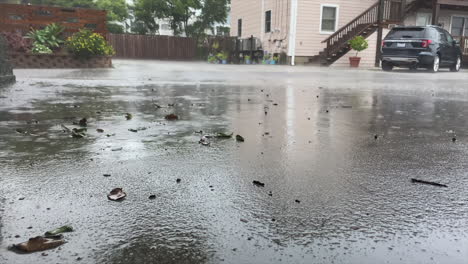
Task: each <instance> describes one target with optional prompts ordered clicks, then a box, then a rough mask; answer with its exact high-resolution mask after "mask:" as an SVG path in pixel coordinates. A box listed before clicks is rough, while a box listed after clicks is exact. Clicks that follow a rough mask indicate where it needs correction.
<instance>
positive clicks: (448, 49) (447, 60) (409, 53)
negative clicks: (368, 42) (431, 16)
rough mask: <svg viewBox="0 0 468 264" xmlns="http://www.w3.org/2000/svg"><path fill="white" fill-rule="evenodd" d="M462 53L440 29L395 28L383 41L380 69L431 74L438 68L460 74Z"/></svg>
mask: <svg viewBox="0 0 468 264" xmlns="http://www.w3.org/2000/svg"><path fill="white" fill-rule="evenodd" d="M461 60H462V52H461V50H460V46H459V44H458V42H457V41H456V40H454V39H453V37H452V36H451V35H450V34H449V33H448V32H447V31H446V30H445V29H443V28H440V27H437V26H426V27H394V28H393V29H392V30H391V31H390V33H388V35H387V36H386V37H385V39H384V41H382V69H383V70H384V71H391V70H392V69H393V67H394V66H396V67H408V68H410V69H417V68H427V69H428V70H430V71H432V72H437V71H439V68H440V67H448V68H450V70H451V71H454V72H456V71H459V70H460V67H461Z"/></svg>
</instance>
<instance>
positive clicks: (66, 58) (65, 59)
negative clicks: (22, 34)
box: [10, 53, 112, 69]
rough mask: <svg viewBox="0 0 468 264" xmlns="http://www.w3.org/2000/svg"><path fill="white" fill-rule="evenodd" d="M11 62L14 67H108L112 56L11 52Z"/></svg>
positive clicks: (110, 65)
mask: <svg viewBox="0 0 468 264" xmlns="http://www.w3.org/2000/svg"><path fill="white" fill-rule="evenodd" d="M10 60H11V64H12V65H13V68H15V69H18V68H20V69H33V68H37V69H51V68H56V69H57V68H58V69H60V68H110V67H112V58H111V57H106V56H99V57H93V58H91V59H88V60H79V59H76V58H74V57H73V56H71V55H67V54H28V53H11V54H10Z"/></svg>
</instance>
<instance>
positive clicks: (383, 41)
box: [382, 40, 385, 48]
mask: <svg viewBox="0 0 468 264" xmlns="http://www.w3.org/2000/svg"><path fill="white" fill-rule="evenodd" d="M384 47H385V40H382V48H384Z"/></svg>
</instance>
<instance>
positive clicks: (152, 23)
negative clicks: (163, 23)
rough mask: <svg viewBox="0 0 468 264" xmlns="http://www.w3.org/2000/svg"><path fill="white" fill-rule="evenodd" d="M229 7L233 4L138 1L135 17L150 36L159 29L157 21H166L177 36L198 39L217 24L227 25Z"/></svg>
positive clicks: (224, 1)
mask: <svg viewBox="0 0 468 264" xmlns="http://www.w3.org/2000/svg"><path fill="white" fill-rule="evenodd" d="M229 3H230V0H136V3H135V16H136V19H137V22H141V23H143V24H144V26H145V28H146V29H147V32H156V31H157V30H158V29H159V25H158V24H157V22H156V20H155V19H165V20H168V21H169V24H170V27H171V29H172V31H173V32H174V35H180V34H182V33H185V34H186V35H198V34H203V32H204V31H205V30H206V29H210V28H211V27H213V25H214V24H215V23H224V22H226V18H227V13H228V12H229Z"/></svg>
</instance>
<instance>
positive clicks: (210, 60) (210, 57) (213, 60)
mask: <svg viewBox="0 0 468 264" xmlns="http://www.w3.org/2000/svg"><path fill="white" fill-rule="evenodd" d="M208 62H209V63H215V62H216V57H215V56H213V55H210V56H208Z"/></svg>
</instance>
